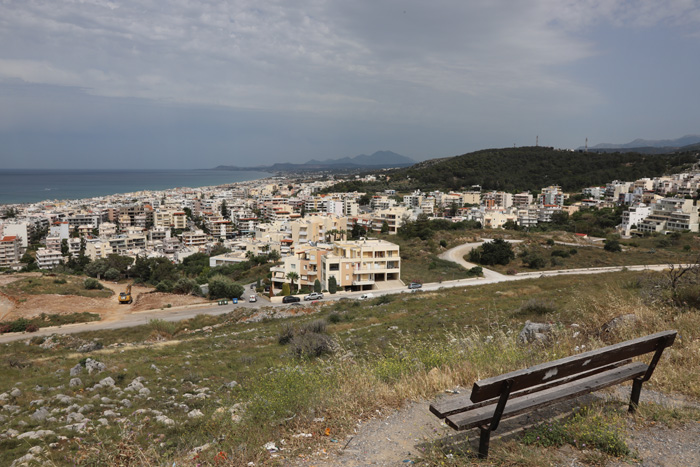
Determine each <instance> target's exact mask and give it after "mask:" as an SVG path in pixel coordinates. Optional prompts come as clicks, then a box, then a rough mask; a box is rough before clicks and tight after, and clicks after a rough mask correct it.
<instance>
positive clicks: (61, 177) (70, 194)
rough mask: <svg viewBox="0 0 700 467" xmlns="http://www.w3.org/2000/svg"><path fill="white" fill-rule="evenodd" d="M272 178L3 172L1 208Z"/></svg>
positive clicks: (200, 172)
mask: <svg viewBox="0 0 700 467" xmlns="http://www.w3.org/2000/svg"><path fill="white" fill-rule="evenodd" d="M271 175H272V174H271V173H268V172H257V171H226V170H214V169H165V170H164V169H0V205H3V204H31V203H38V202H42V201H52V200H78V199H86V198H95V197H100V196H110V195H118V194H122V193H133V192H137V191H163V190H169V189H174V188H201V187H205V186H219V185H227V184H232V183H239V182H246V181H252V180H259V179H262V178H267V177H269V176H271Z"/></svg>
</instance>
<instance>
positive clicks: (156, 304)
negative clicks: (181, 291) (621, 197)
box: [131, 292, 207, 311]
mask: <svg viewBox="0 0 700 467" xmlns="http://www.w3.org/2000/svg"><path fill="white" fill-rule="evenodd" d="M206 302H207V301H206V300H205V299H203V298H201V297H195V296H193V295H175V294H169V293H161V292H149V293H142V294H139V295H138V296H137V297H136V301H135V302H134V304H133V306H132V307H131V311H144V310H154V309H158V308H167V307H168V305H170V306H172V307H176V306H186V305H196V304H198V303H206Z"/></svg>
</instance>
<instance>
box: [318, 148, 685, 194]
mask: <svg viewBox="0 0 700 467" xmlns="http://www.w3.org/2000/svg"><path fill="white" fill-rule="evenodd" d="M697 159H698V155H697V152H684V153H679V154H654V155H651V154H639V153H613V154H597V153H590V152H589V153H583V152H572V151H564V150H557V149H553V148H545V147H521V148H505V149H484V150H481V151H476V152H472V153H469V154H463V155H461V156H455V157H450V158H442V159H433V160H428V161H424V162H420V163H418V164H416V165H413V166H411V167H408V168H405V169H398V170H395V171H392V172H389V174H388V175H389V178H390V179H389V181H388V182H386V181H382V182H376V183H361V182H354V181H350V182H343V183H340V184H339V185H336V186H334V187H332V188H331V190H332V191H373V190H380V189H387V188H393V189H396V190H402V191H405V190H413V189H418V188H420V189H422V190H432V189H441V190H459V189H465V188H467V189H468V188H469V187H471V186H472V185H480V186H481V187H482V188H484V189H487V190H504V191H522V190H532V191H535V190H540V189H541V188H542V187H544V186H548V185H552V184H556V185H560V186H561V187H562V188H563V189H564V190H565V191H574V190H579V189H581V188H584V187H587V186H595V185H601V184H605V183H607V182H610V181H612V180H635V179H638V178H642V177H654V176H659V175H663V174H666V173H671V172H674V171H679V170H680V169H682V168H684V167H687V166H689V165H690V164H693V163H695V162H696V161H697Z"/></svg>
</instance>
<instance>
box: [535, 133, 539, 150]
mask: <svg viewBox="0 0 700 467" xmlns="http://www.w3.org/2000/svg"><path fill="white" fill-rule="evenodd" d="M539 145H540V135H537V136H535V147H537V146H539Z"/></svg>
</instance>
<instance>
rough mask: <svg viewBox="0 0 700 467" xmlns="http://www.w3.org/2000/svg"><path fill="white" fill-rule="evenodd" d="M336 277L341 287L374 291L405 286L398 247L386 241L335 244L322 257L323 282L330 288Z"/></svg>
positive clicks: (347, 289)
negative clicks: (331, 278) (331, 280)
mask: <svg viewBox="0 0 700 467" xmlns="http://www.w3.org/2000/svg"><path fill="white" fill-rule="evenodd" d="M331 276H333V277H335V280H336V282H337V284H338V288H339V289H340V290H346V291H351V290H352V291H358V290H374V289H379V288H383V287H387V286H399V285H402V283H401V282H400V280H401V257H400V255H399V246H398V245H396V244H394V243H391V242H387V241H386V240H375V239H368V240H358V241H345V242H335V243H333V250H332V251H331V252H329V253H328V254H326V255H324V256H323V257H322V259H321V283H322V284H323V288H324V289H328V280H329V278H330V277H331Z"/></svg>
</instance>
